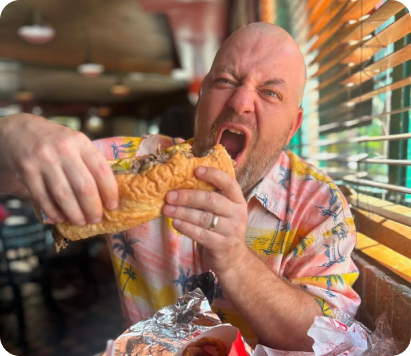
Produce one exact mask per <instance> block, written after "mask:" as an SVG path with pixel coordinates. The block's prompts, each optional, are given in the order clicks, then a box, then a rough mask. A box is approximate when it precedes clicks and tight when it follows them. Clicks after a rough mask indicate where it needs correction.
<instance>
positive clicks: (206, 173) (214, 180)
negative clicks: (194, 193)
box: [195, 167, 244, 203]
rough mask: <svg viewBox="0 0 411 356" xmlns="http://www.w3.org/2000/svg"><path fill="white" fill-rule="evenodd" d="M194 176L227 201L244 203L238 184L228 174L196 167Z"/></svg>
mask: <svg viewBox="0 0 411 356" xmlns="http://www.w3.org/2000/svg"><path fill="white" fill-rule="evenodd" d="M195 174H196V176H197V177H198V178H199V179H201V180H202V181H204V182H208V183H210V184H212V185H214V186H215V187H216V188H217V189H218V190H220V192H221V194H222V195H224V196H225V197H226V198H228V199H229V200H231V201H233V202H235V203H242V202H244V196H243V192H242V191H241V188H240V186H239V184H238V183H237V181H236V180H235V178H233V177H231V176H230V175H229V174H228V173H226V172H223V171H222V170H220V169H217V168H213V167H198V168H197V169H196V170H195Z"/></svg>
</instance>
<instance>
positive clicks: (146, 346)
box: [103, 288, 221, 356]
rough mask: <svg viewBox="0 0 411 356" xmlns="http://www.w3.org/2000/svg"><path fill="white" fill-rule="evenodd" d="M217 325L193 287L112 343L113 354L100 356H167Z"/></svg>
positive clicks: (202, 298) (198, 291)
mask: <svg viewBox="0 0 411 356" xmlns="http://www.w3.org/2000/svg"><path fill="white" fill-rule="evenodd" d="M219 324H221V321H220V319H219V318H218V316H217V314H215V313H214V312H212V311H211V308H210V304H209V303H208V301H207V298H206V297H205V296H204V294H203V292H202V291H201V290H200V289H199V288H197V289H196V290H194V291H192V292H189V293H187V294H185V295H183V296H182V297H180V298H178V300H177V302H176V303H175V304H173V305H170V306H167V307H164V308H162V309H160V310H159V311H158V312H156V313H155V314H154V315H153V317H152V318H150V319H146V320H143V321H140V322H138V323H137V324H135V325H133V326H131V327H130V328H129V329H127V330H126V331H125V332H124V333H123V334H121V335H120V336H119V337H118V338H117V340H115V342H114V348H113V349H114V352H112V354H111V355H110V354H108V353H109V352H106V353H104V354H103V356H113V355H115V356H137V355H139V356H146V355H147V356H148V355H153V356H171V355H172V354H174V353H176V352H177V351H178V350H179V349H180V347H181V346H183V345H184V344H186V343H187V342H188V341H190V340H191V339H192V338H193V337H195V336H197V335H198V334H200V333H202V332H204V331H207V330H209V329H211V328H213V327H215V326H217V325H219Z"/></svg>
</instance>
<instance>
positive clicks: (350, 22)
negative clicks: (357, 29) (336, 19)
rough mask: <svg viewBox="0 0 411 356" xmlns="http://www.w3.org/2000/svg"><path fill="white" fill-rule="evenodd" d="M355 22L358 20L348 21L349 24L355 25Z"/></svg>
mask: <svg viewBox="0 0 411 356" xmlns="http://www.w3.org/2000/svg"><path fill="white" fill-rule="evenodd" d="M355 23H357V20H350V21H348V24H349V25H354V24H355Z"/></svg>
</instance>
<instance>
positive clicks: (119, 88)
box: [110, 74, 130, 96]
mask: <svg viewBox="0 0 411 356" xmlns="http://www.w3.org/2000/svg"><path fill="white" fill-rule="evenodd" d="M110 92H111V94H113V95H115V96H125V95H128V94H130V87H129V86H128V85H126V84H124V82H123V76H122V75H121V74H119V75H118V76H117V81H116V84H114V85H113V86H112V87H111V89H110Z"/></svg>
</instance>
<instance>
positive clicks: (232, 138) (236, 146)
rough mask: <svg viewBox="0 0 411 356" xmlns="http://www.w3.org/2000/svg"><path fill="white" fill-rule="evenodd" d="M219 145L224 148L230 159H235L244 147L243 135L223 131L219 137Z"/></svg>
mask: <svg viewBox="0 0 411 356" xmlns="http://www.w3.org/2000/svg"><path fill="white" fill-rule="evenodd" d="M220 143H221V144H222V145H223V146H224V147H225V149H226V150H227V152H228V154H229V155H230V156H231V158H232V159H235V158H236V157H237V155H238V154H239V153H240V152H241V150H242V149H243V145H244V135H238V134H236V133H233V132H230V131H228V130H225V131H224V132H223V135H222V136H221V140H220Z"/></svg>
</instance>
